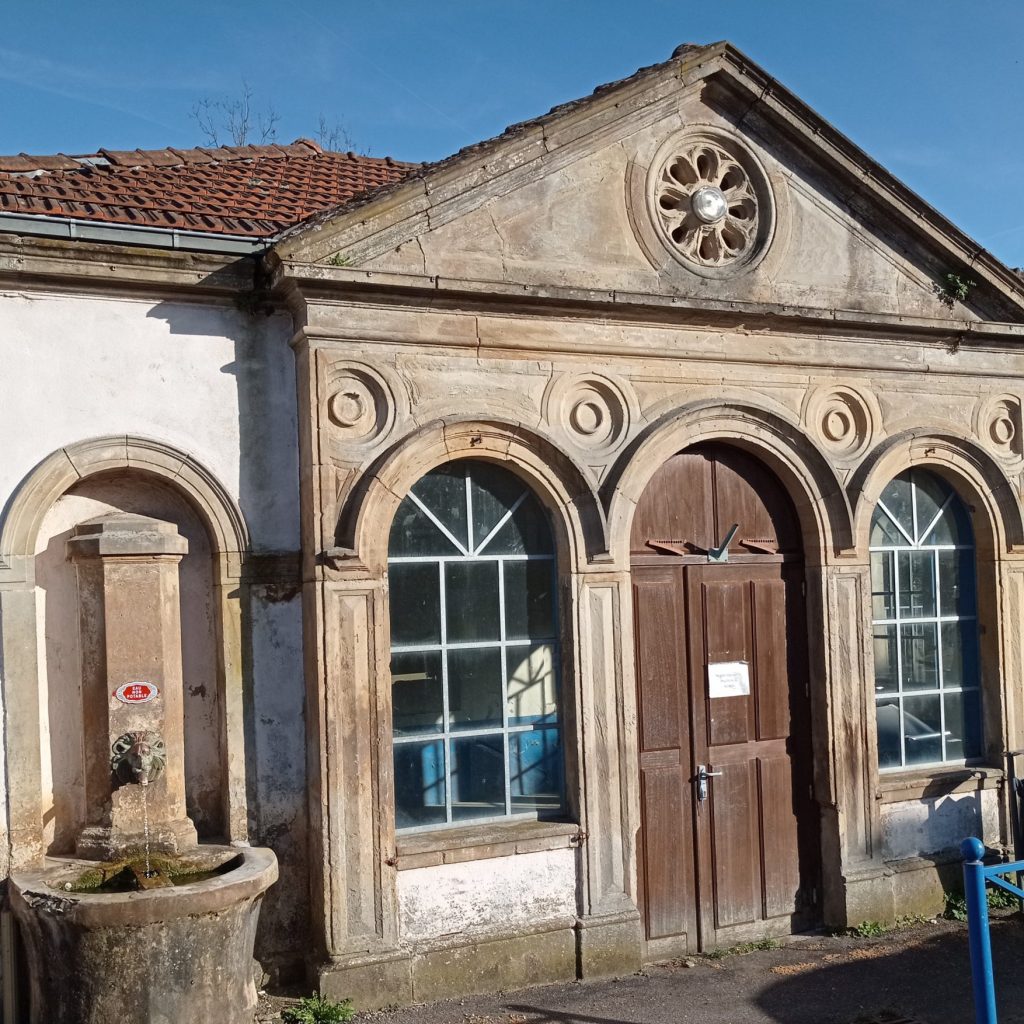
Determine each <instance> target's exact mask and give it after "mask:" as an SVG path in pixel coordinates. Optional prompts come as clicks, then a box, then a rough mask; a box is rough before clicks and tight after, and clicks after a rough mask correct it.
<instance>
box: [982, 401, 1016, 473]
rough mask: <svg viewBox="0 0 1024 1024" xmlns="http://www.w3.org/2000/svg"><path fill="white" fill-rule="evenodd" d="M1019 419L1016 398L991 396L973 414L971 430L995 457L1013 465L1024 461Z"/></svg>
mask: <svg viewBox="0 0 1024 1024" xmlns="http://www.w3.org/2000/svg"><path fill="white" fill-rule="evenodd" d="M1022 419H1024V416H1022V409H1021V399H1020V397H1019V396H1018V395H1011V394H1004V395H1000V394H996V395H990V396H989V397H988V398H986V399H985V400H984V401H982V402H981V403H980V404H979V406H978V408H977V411H976V412H975V417H974V429H975V432H976V433H977V435H978V436H979V437H980V438H981V440H982V441H983V442H984V443H985V444H986V445H987V446H988V448H989V449H990V450H991V451H993V452H994V453H995V454H996V455H998V456H999V457H1000V458H1003V459H1006V460H1007V461H1016V460H1019V459H1021V458H1022V457H1024V431H1022Z"/></svg>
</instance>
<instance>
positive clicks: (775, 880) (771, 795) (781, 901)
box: [758, 756, 801, 917]
mask: <svg viewBox="0 0 1024 1024" xmlns="http://www.w3.org/2000/svg"><path fill="white" fill-rule="evenodd" d="M758 775H759V782H760V787H759V788H760V803H761V822H760V833H761V837H762V839H761V841H762V845H763V856H762V862H763V870H764V914H765V917H779V916H781V915H783V914H792V913H793V911H794V909H795V908H796V907H797V904H798V902H799V896H798V894H799V890H800V885H801V877H800V844H799V831H798V822H797V816H796V810H795V807H794V803H795V801H794V792H793V770H792V766H791V764H790V759H789V757H787V756H782V757H772V758H760V759H759V760H758Z"/></svg>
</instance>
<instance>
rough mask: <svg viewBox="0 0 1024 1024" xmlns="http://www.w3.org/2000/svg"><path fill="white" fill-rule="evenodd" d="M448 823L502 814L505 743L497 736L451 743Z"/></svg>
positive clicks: (468, 738)
mask: <svg viewBox="0 0 1024 1024" xmlns="http://www.w3.org/2000/svg"><path fill="white" fill-rule="evenodd" d="M451 751H452V769H451V779H452V782H451V785H452V820H453V821H465V820H466V819H468V818H490V817H493V816H494V815H496V814H504V813H505V741H504V739H503V737H502V736H501V734H500V733H499V734H498V735H497V736H467V737H466V738H465V739H453V740H451Z"/></svg>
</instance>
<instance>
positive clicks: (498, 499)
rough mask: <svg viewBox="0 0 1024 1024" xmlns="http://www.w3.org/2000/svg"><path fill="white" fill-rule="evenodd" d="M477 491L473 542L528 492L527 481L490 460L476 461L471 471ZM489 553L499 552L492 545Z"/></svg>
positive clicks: (485, 534)
mask: <svg viewBox="0 0 1024 1024" xmlns="http://www.w3.org/2000/svg"><path fill="white" fill-rule="evenodd" d="M470 477H471V479H472V493H473V546H474V548H476V547H479V545H480V544H481V543H483V541H485V540H486V539H487V537H488V536H490V534H491V531H492V530H493V529H494V528H495V526H497V525H498V523H499V522H500V521H501V519H502V517H503V516H504V515H505V513H506V512H508V511H509V509H511V508H512V506H513V505H515V503H516V502H517V501H519V499H520V498H522V497H523V496H524V495H525V494H526V493H527V489H526V485H525V484H524V483H523V482H522V481H521V480H520V479H519V478H518V477H517V476H516V475H515V474H514V473H510V472H509V471H508V470H506V469H499V468H498V467H497V466H490V465H488V464H487V463H486V462H481V463H474V464H473V466H472V469H471V472H470ZM487 553H488V554H496V553H497V552H495V551H494V550H493V549H492V548H491V546H490V545H488V547H487Z"/></svg>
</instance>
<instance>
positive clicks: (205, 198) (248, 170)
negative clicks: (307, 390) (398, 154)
mask: <svg viewBox="0 0 1024 1024" xmlns="http://www.w3.org/2000/svg"><path fill="white" fill-rule="evenodd" d="M420 167H421V165H420V164H411V163H402V162H399V161H396V160H392V159H391V158H390V157H385V158H381V159H378V158H375V157H366V156H357V155H356V154H355V153H336V152H332V151H329V150H328V151H324V150H323V149H321V147H320V146H319V145H317V144H316V143H315V142H313V141H311V140H310V139H297V140H296V141H295V142H293V143H291V144H290V145H272V146H221V147H219V148H217V149H209V148H205V147H199V148H195V149H155V150H153V149H150V150H145V149H134V150H112V149H101V150H99V151H98V152H96V153H89V154H85V155H81V156H68V155H66V154H64V153H58V154H55V155H52V156H29V155H27V154H25V153H20V154H18V155H17V156H0V213H17V214H21V215H31V214H38V215H42V216H51V217H54V216H56V217H72V218H78V219H83V220H93V221H102V222H104V223H107V224H133V225H141V226H145V227H163V228H179V229H182V230H191V231H204V232H212V233H215V234H224V235H246V236H257V237H261V238H269V237H271V236H273V235H276V234H277V233H278V232H280V231H283V230H284V229H285V228H288V227H292V226H293V225H295V224H298V223H299V222H300V221H302V220H304V219H305V218H306V217H308V216H310V215H311V214H313V213H318V212H320V211H323V210H328V209H333V208H335V207H337V206H340V205H342V204H344V203H346V202H349V201H350V200H352V199H355V198H356V197H358V196H361V195H363V194H364V193H367V192H370V191H373V190H374V189H377V188H379V187H381V186H382V185H389V184H393V183H395V182H397V181H400V180H401V179H402V178H404V177H406V176H407V175H409V174H411V173H412V172H414V171H416V170H418V169H419V168H420Z"/></svg>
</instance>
